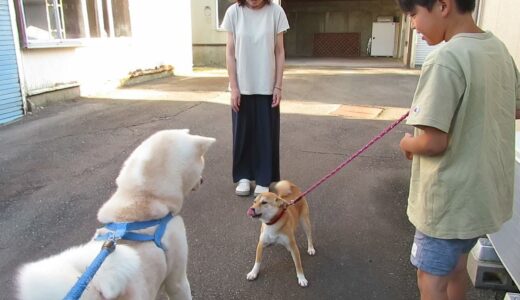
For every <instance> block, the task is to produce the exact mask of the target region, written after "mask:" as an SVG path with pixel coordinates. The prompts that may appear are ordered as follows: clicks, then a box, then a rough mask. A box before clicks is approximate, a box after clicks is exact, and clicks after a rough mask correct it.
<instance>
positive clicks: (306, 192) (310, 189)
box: [288, 111, 410, 205]
mask: <svg viewBox="0 0 520 300" xmlns="http://www.w3.org/2000/svg"><path fill="white" fill-rule="evenodd" d="M409 113H410V112H409V111H408V112H406V113H405V114H404V115H402V116H401V117H400V118H399V119H398V120H397V121H395V122H394V123H392V124H390V126H388V127H386V128H385V129H384V130H383V131H381V133H379V134H378V135H376V136H375V137H374V138H373V139H372V140H371V141H370V142H368V144H366V145H365V146H363V148H361V149H359V150H358V151H357V152H356V153H354V154H353V155H352V156H350V157H349V158H348V159H347V160H345V161H344V162H342V163H341V164H340V165H339V166H337V167H336V169H334V170H333V171H332V172H330V173H329V174H327V175H325V176H324V177H323V178H321V179H320V180H318V181H317V182H316V183H315V184H313V185H312V186H311V187H310V188H308V189H307V190H306V191H305V192H303V193H302V194H301V195H300V196H299V197H298V198H296V199H294V200H293V201H291V202H290V203H289V204H288V205H294V204H296V202H298V201H300V200H301V199H302V198H303V197H305V196H306V195H307V194H308V193H310V192H312V191H313V190H314V189H315V188H317V187H318V186H320V185H321V184H322V183H323V182H325V181H326V180H327V179H329V178H330V177H332V176H334V175H335V174H336V173H338V172H339V170H341V169H343V167H345V166H346V165H348V164H349V163H350V162H351V161H353V160H354V158H356V157H358V156H359V155H360V154H361V153H363V152H365V150H367V149H368V148H369V147H370V146H372V145H373V144H374V143H375V142H377V141H379V140H380V139H381V138H382V137H384V136H385V135H386V134H387V133H389V132H390V130H392V129H394V127H395V126H397V125H399V123H401V122H402V121H403V120H404V119H406V117H408V114H409Z"/></svg>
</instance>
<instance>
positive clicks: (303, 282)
mask: <svg viewBox="0 0 520 300" xmlns="http://www.w3.org/2000/svg"><path fill="white" fill-rule="evenodd" d="M298 284H299V285H300V286H301V287H307V286H308V285H309V282H308V281H307V279H306V278H305V276H304V275H303V274H302V275H298Z"/></svg>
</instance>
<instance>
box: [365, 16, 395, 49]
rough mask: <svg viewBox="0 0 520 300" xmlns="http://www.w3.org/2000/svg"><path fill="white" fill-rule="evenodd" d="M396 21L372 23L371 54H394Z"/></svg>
mask: <svg viewBox="0 0 520 300" xmlns="http://www.w3.org/2000/svg"><path fill="white" fill-rule="evenodd" d="M396 30H397V23H395V22H374V23H372V39H371V46H370V55H371V56H394V51H395V33H396Z"/></svg>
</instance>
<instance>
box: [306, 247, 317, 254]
mask: <svg viewBox="0 0 520 300" xmlns="http://www.w3.org/2000/svg"><path fill="white" fill-rule="evenodd" d="M307 253H309V255H314V254H316V250H315V249H314V248H313V247H310V248H309V249H307Z"/></svg>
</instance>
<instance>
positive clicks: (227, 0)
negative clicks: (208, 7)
mask: <svg viewBox="0 0 520 300" xmlns="http://www.w3.org/2000/svg"><path fill="white" fill-rule="evenodd" d="M235 2H236V0H217V29H218V28H220V27H221V26H222V21H224V15H225V14H226V10H227V9H228V7H230V6H231V5H232V4H233V3H235Z"/></svg>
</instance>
